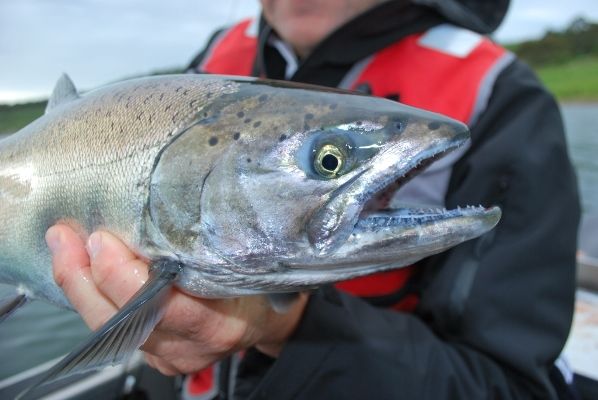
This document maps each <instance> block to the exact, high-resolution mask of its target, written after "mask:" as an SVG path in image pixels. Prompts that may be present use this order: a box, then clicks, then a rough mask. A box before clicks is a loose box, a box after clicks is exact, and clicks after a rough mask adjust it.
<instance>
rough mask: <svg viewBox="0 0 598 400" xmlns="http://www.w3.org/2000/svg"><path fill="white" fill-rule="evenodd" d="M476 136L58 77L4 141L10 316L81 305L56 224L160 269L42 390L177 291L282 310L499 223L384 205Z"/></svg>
mask: <svg viewBox="0 0 598 400" xmlns="http://www.w3.org/2000/svg"><path fill="white" fill-rule="evenodd" d="M468 137H469V132H468V130H467V127H466V126H465V125H463V124H461V123H459V122H456V121H453V120H450V119H448V118H446V117H443V116H440V115H437V114H433V113H429V112H425V111H421V110H417V109H414V108H411V107H407V106H404V105H401V104H399V103H396V102H393V101H389V100H385V99H380V98H374V97H368V96H361V95H355V94H349V93H345V92H339V91H335V90H326V89H322V88H315V87H309V86H303V85H294V84H290V83H283V82H274V81H259V80H252V79H243V78H231V77H228V78H227V77H218V76H198V75H173V76H161V77H151V78H144V79H137V80H131V81H126V82H122V83H118V84H114V85H110V86H107V87H104V88H101V89H98V90H94V91H92V92H89V93H87V94H85V95H84V96H80V95H78V94H77V92H76V90H75V87H74V85H73V84H72V82H71V80H70V79H69V78H68V77H66V76H63V77H62V78H61V79H60V80H59V82H58V84H57V86H56V89H55V91H54V93H53V95H52V97H51V99H50V101H49V103H48V109H47V112H46V114H45V115H44V116H43V117H41V118H39V119H38V120H36V121H34V122H33V123H31V124H30V125H28V126H27V127H25V128H23V129H22V130H21V131H20V132H18V133H17V134H15V135H13V136H11V137H9V138H7V139H5V140H4V141H2V142H1V143H0V281H1V282H6V283H10V284H14V285H16V286H18V289H19V294H20V297H18V298H17V299H13V300H12V303H10V305H8V306H6V307H5V308H6V309H7V310H11V309H14V308H15V307H16V304H20V303H22V302H23V301H22V300H23V296H26V297H29V298H41V299H45V300H47V301H50V302H52V303H55V304H58V305H60V306H63V307H70V305H69V303H68V301H67V299H66V298H65V297H64V294H63V293H62V291H61V290H60V289H59V288H58V287H57V286H56V284H55V283H54V280H53V278H52V271H51V263H50V255H49V252H48V250H47V248H46V245H45V242H44V234H45V232H46V230H47V229H48V227H50V226H51V225H53V224H54V223H56V222H65V223H68V224H71V225H72V226H75V227H76V228H77V229H79V230H80V231H81V232H84V233H89V232H92V231H94V230H96V229H105V230H108V231H110V232H112V233H114V234H116V235H117V236H118V237H119V238H120V239H122V240H123V241H124V242H125V243H127V244H128V245H129V246H131V248H133V249H135V251H137V252H138V253H139V255H142V256H144V257H146V258H147V259H149V260H151V261H152V267H151V271H152V273H151V276H150V279H149V280H148V282H147V283H146V285H145V286H144V287H143V288H142V289H141V290H140V292H139V293H138V294H137V295H135V296H134V297H133V299H131V301H130V302H129V303H128V304H127V305H126V306H125V307H123V309H122V310H121V311H120V312H119V314H118V315H117V316H115V318H113V319H112V320H110V321H108V322H107V323H106V325H105V326H104V327H103V328H101V329H100V330H99V331H98V332H96V333H94V335H93V336H92V337H91V338H90V339H89V341H87V342H86V343H84V344H83V345H82V346H81V347H80V348H79V349H77V350H75V351H74V352H73V353H71V354H70V355H69V356H67V357H66V358H65V359H64V360H63V361H61V362H60V363H59V364H58V365H57V366H56V367H54V368H53V369H52V370H51V371H50V372H49V373H48V374H47V375H46V377H45V378H44V382H45V381H50V380H54V379H57V378H59V377H62V376H65V375H69V374H72V373H74V372H82V371H85V370H89V369H92V368H96V367H99V366H104V365H108V364H114V363H117V362H119V361H120V360H122V359H123V358H124V357H126V356H127V355H128V354H130V353H131V352H132V351H134V350H135V349H137V348H138V347H139V346H140V345H141V344H142V343H143V341H144V340H145V339H146V338H147V336H148V335H149V333H150V332H151V330H152V329H153V327H154V326H155V324H156V323H157V321H158V320H159V315H160V306H161V299H162V295H163V294H164V293H165V292H166V291H167V290H168V289H169V288H170V287H171V286H172V285H173V284H174V285H176V286H177V287H178V288H180V289H181V290H183V291H185V292H187V293H189V294H192V295H194V296H199V297H230V296H243V295H251V294H258V293H267V294H270V299H271V301H272V303H273V305H274V306H275V307H277V308H283V306H284V301H285V299H287V297H285V296H284V295H280V294H281V293H287V292H296V291H299V290H304V289H309V288H314V287H317V286H318V285H322V284H326V283H331V282H336V281H340V280H345V279H348V278H354V277H358V276H362V275H366V274H371V273H374V272H378V271H383V270H388V269H392V268H398V267H401V266H405V265H410V264H412V263H414V262H415V261H417V260H419V259H421V258H423V257H426V256H429V255H431V254H435V253H438V252H441V251H443V250H445V249H447V248H449V247H451V246H454V245H456V244H458V243H461V242H463V241H465V240H468V239H471V238H474V237H477V236H479V235H481V234H483V233H485V232H486V231H488V230H489V229H491V228H492V227H494V226H495V225H496V223H497V222H498V220H499V218H500V210H499V209H498V208H496V207H492V208H483V207H467V208H461V209H458V210H450V211H448V210H417V209H407V208H403V209H395V210H377V209H376V208H377V207H376V205H375V204H374V200H373V199H374V198H375V196H376V194H379V193H381V192H383V191H384V190H385V188H387V187H394V188H396V187H397V185H396V183H397V182H401V181H405V180H407V179H408V178H409V177H411V176H412V175H413V174H415V173H416V172H417V171H419V170H421V169H422V168H423V167H425V166H426V165H427V164H429V163H430V162H432V161H433V160H435V159H437V158H438V157H440V156H441V155H442V154H444V153H446V152H447V151H450V150H452V149H454V148H456V147H457V146H459V145H461V144H462V143H463V142H464V141H466V140H467V139H468ZM0 309H1V308H0ZM117 328H118V329H117ZM121 328H122V329H121ZM124 331H128V333H127V335H126V336H127V337H126V338H123V336H124V335H122V334H119V333H118V332H124Z"/></svg>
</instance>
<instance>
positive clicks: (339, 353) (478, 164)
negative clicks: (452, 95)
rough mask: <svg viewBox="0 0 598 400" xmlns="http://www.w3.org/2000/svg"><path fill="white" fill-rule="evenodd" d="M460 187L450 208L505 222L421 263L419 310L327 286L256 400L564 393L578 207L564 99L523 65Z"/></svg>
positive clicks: (460, 170)
mask: <svg viewBox="0 0 598 400" xmlns="http://www.w3.org/2000/svg"><path fill="white" fill-rule="evenodd" d="M448 193H449V194H448V195H447V199H446V201H447V206H448V207H451V208H452V207H456V206H457V205H461V206H463V205H467V204H478V203H481V204H484V205H491V204H498V205H500V206H501V207H502V210H503V217H502V220H501V222H500V223H499V225H498V226H497V228H496V229H494V230H493V231H491V232H489V233H488V234H486V235H484V236H482V237H481V238H479V239H476V240H473V241H469V242H467V243H464V244H462V245H460V246H458V247H456V248H454V249H452V250H451V251H449V252H446V253H443V254H441V255H438V256H435V257H432V258H430V259H428V260H426V261H425V262H423V263H422V265H421V268H422V274H421V277H420V278H421V281H420V282H419V283H420V285H421V293H420V303H419V306H418V309H417V311H416V313H415V314H406V313H399V312H394V311H390V310H382V309H377V308H374V307H373V306H371V305H369V304H367V303H365V302H364V301H363V300H360V299H358V298H355V297H352V296H349V295H346V294H342V293H339V292H337V291H336V290H334V289H332V288H325V289H320V290H319V291H317V292H314V294H313V295H312V297H311V299H310V302H309V304H308V307H307V309H306V311H305V314H304V316H303V319H302V321H301V323H300V326H299V328H298V330H297V331H296V333H295V335H294V336H293V337H292V338H291V339H290V340H289V342H288V343H287V345H286V346H285V348H284V349H283V351H282V353H281V355H280V356H279V358H278V359H277V360H276V361H275V362H274V363H273V365H272V367H271V368H270V369H269V371H268V373H267V374H266V376H265V377H264V378H263V379H262V380H261V382H260V383H259V385H258V386H257V388H256V390H254V391H253V395H252V396H251V398H276V399H287V398H298V399H320V398H321V399H329V398H356V399H358V398H382V399H387V398H388V399H390V398H392V399H435V400H437V399H449V398H450V399H479V398H500V399H514V398H517V399H521V398H542V399H550V398H555V396H556V394H555V392H554V390H553V388H552V386H551V384H550V382H549V379H548V371H549V368H550V366H551V365H552V364H553V362H554V360H555V358H556V357H557V356H558V355H559V353H560V351H561V349H562V347H563V345H564V343H565V340H566V338H567V334H568V331H569V327H570V323H571V318H572V313H573V301H574V292H575V250H576V232H577V226H578V219H579V203H578V196H577V187H576V178H575V175H574V172H573V169H572V166H571V164H570V161H569V159H568V155H567V149H566V143H565V139H564V133H563V126H562V121H561V117H560V113H559V110H558V107H557V105H556V103H555V102H554V100H553V99H552V97H551V96H550V95H548V94H547V93H546V91H545V90H544V89H543V88H542V87H541V85H540V84H539V83H538V81H537V79H536V78H535V77H534V75H533V73H532V72H531V71H530V70H529V69H528V68H527V67H526V66H524V65H523V64H521V63H520V62H518V61H516V62H515V63H513V64H512V65H510V66H509V67H508V68H506V69H505V70H504V71H503V72H502V74H501V76H500V77H499V78H498V79H497V81H496V84H495V87H494V91H493V94H492V96H491V98H490V101H489V104H488V107H487V109H486V112H485V113H484V114H483V115H482V116H481V118H480V120H479V121H478V123H477V125H476V126H475V127H474V128H473V130H472V146H471V147H470V149H469V150H468V153H467V154H465V156H464V157H463V158H462V159H461V160H460V161H459V162H458V163H457V165H455V167H454V169H453V175H452V177H451V182H450V185H449V192H448Z"/></svg>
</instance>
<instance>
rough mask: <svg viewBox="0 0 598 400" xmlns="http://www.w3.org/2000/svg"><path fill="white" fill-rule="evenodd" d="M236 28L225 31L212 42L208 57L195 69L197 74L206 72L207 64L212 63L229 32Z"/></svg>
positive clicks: (207, 53) (207, 52) (232, 27)
mask: <svg viewBox="0 0 598 400" xmlns="http://www.w3.org/2000/svg"><path fill="white" fill-rule="evenodd" d="M235 26H236V25H233V26H231V27H230V28H228V29H225V30H223V31H222V32H220V33H219V34H218V36H216V38H214V40H213V41H212V44H211V45H210V47H209V48H208V50H207V51H206V55H205V56H204V58H203V60H202V61H201V63H200V64H199V65H198V66H197V67H195V70H196V71H197V72H203V71H204V69H205V66H206V64H207V63H208V62H210V60H211V59H212V56H213V55H214V50H216V48H217V47H218V46H220V43H221V42H222V41H223V40H224V38H225V37H226V35H228V34H229V32H230V31H231V30H233V29H234V28H235Z"/></svg>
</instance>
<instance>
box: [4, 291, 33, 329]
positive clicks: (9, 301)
mask: <svg viewBox="0 0 598 400" xmlns="http://www.w3.org/2000/svg"><path fill="white" fill-rule="evenodd" d="M26 302H27V296H25V295H24V294H17V295H14V296H10V297H7V298H3V299H0V322H2V321H4V320H5V319H6V318H8V316H9V315H10V314H12V313H13V312H14V311H15V310H16V309H17V308H19V307H21V306H22V305H23V304H25V303H26Z"/></svg>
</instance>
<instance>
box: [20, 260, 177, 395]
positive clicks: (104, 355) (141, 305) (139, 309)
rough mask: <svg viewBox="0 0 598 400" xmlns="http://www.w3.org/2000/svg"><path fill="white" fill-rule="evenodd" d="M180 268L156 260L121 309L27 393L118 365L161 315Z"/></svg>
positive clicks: (140, 343)
mask: <svg viewBox="0 0 598 400" xmlns="http://www.w3.org/2000/svg"><path fill="white" fill-rule="evenodd" d="M180 270H181V266H180V265H179V264H177V263H174V262H172V261H163V262H159V263H156V264H154V266H153V267H152V269H151V272H150V277H149V279H148V281H147V282H146V283H145V285H143V287H142V288H141V289H139V291H138V292H137V293H136V294H135V295H134V296H133V298H131V300H129V301H128V302H127V304H125V305H124V306H123V307H122V308H121V309H120V311H119V312H118V313H117V314H116V315H115V316H114V317H112V318H111V319H110V320H109V321H108V322H106V323H105V324H104V326H102V327H101V328H100V329H99V330H98V331H96V332H94V333H93V334H92V335H91V336H90V337H89V338H88V339H87V341H85V342H84V343H82V344H81V345H80V346H79V347H78V348H76V349H75V350H73V351H72V352H71V353H69V354H68V355H67V356H66V357H64V358H63V359H62V360H60V361H59V362H58V363H57V364H56V365H54V366H53V367H52V368H50V370H49V371H47V372H46V373H45V374H44V375H43V377H42V378H41V379H40V380H39V381H38V382H37V383H36V384H35V385H33V386H32V387H31V388H29V389H28V390H27V391H25V392H23V393H21V394H20V395H19V398H22V397H23V396H24V395H25V394H26V393H28V392H30V391H31V390H33V389H34V388H36V387H39V386H41V385H44V384H46V383H49V382H52V381H55V380H57V379H61V378H64V377H67V376H70V375H75V374H78V373H82V372H87V371H91V370H94V369H98V368H102V367H106V366H109V365H115V364H118V363H120V362H122V361H123V360H125V359H127V358H128V357H130V356H131V355H132V354H133V352H134V351H135V350H137V349H138V348H139V347H140V346H141V345H142V344H143V343H144V342H145V341H146V339H147V337H148V336H149V335H150V333H151V332H152V330H153V329H154V327H155V326H156V324H157V323H158V322H159V321H160V318H161V317H162V311H163V305H164V303H165V301H164V300H165V297H166V295H167V293H168V291H169V289H170V287H171V286H172V283H173V282H174V280H175V279H176V277H177V275H178V274H179V272H180Z"/></svg>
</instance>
